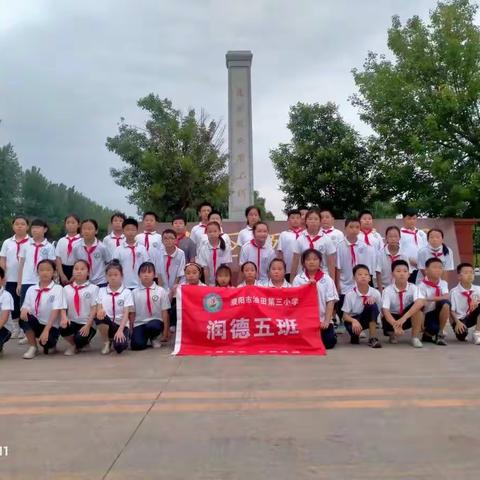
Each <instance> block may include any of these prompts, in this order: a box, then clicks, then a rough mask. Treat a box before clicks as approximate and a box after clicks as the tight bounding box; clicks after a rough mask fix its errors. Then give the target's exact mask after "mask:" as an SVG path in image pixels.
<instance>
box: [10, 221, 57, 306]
mask: <svg viewBox="0 0 480 480" xmlns="http://www.w3.org/2000/svg"><path fill="white" fill-rule="evenodd" d="M47 232H48V225H47V224H46V222H44V221H43V220H39V219H36V220H33V222H32V224H31V227H30V233H31V234H32V238H31V239H30V240H29V241H28V242H26V243H24V244H23V245H22V246H21V248H20V253H19V254H18V258H19V263H18V278H17V295H20V304H22V303H23V301H24V299H25V295H26V293H27V290H28V289H29V288H30V287H31V286H32V285H35V284H37V283H38V270H37V267H38V264H39V263H40V262H41V261H42V260H52V261H53V262H55V260H56V258H57V257H56V255H55V248H54V247H53V245H52V244H51V243H50V242H49V241H48V240H47V239H46V238H45V235H46V234H47Z"/></svg>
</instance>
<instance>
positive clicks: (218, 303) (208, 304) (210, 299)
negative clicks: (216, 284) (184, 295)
mask: <svg viewBox="0 0 480 480" xmlns="http://www.w3.org/2000/svg"><path fill="white" fill-rule="evenodd" d="M222 307H223V301H222V297H221V296H220V295H218V294H216V293H209V294H208V295H205V297H204V299H203V308H204V309H205V310H206V311H207V312H210V313H217V312H219V311H220V310H221V309H222Z"/></svg>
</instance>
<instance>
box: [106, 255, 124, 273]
mask: <svg viewBox="0 0 480 480" xmlns="http://www.w3.org/2000/svg"><path fill="white" fill-rule="evenodd" d="M110 270H118V271H119V272H120V275H122V277H123V267H122V264H121V263H120V262H119V261H118V260H117V259H116V258H115V259H113V260H111V261H110V262H108V263H107V266H106V267H105V275H106V274H107V273H108V272H109V271H110Z"/></svg>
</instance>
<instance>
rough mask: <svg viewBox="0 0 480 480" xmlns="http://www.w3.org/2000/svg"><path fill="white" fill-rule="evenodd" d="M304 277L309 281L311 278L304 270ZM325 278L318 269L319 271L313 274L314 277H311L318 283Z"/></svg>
mask: <svg viewBox="0 0 480 480" xmlns="http://www.w3.org/2000/svg"><path fill="white" fill-rule="evenodd" d="M305 275H306V277H307V278H308V279H309V280H311V277H310V275H309V274H308V273H307V271H306V270H305ZM324 276H325V274H324V273H323V271H322V270H321V269H320V270H317V272H316V273H315V275H314V276H313V279H314V280H315V281H316V282H318V281H320V280H321V279H322V278H323V277H324Z"/></svg>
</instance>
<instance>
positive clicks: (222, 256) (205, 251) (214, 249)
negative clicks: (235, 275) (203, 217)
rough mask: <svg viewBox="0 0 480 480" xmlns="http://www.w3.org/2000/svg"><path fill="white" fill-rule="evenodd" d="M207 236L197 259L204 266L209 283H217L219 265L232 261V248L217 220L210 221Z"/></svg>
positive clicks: (206, 279) (206, 280)
mask: <svg viewBox="0 0 480 480" xmlns="http://www.w3.org/2000/svg"><path fill="white" fill-rule="evenodd" d="M207 236H208V240H207V242H204V243H202V245H201V246H200V249H199V251H198V257H197V260H198V263H199V264H200V265H201V266H202V267H203V272H204V275H205V282H206V283H207V285H215V274H216V273H217V269H218V267H219V266H220V265H222V264H224V265H228V264H230V263H232V249H231V247H230V246H229V245H227V243H226V242H225V240H224V239H223V237H222V230H221V227H220V225H219V224H218V223H217V222H209V223H208V225H207Z"/></svg>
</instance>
